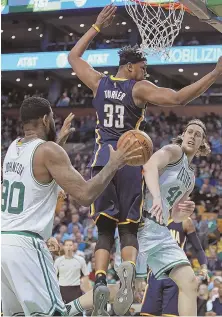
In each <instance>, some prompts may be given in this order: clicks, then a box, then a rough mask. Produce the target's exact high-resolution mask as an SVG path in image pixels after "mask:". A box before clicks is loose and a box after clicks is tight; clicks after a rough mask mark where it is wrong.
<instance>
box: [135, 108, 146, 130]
mask: <svg viewBox="0 0 222 317" xmlns="http://www.w3.org/2000/svg"><path fill="white" fill-rule="evenodd" d="M145 111H146V109H143V110H142V115H141V117H140V118H139V120H138V121H137V123H136V126H135V129H139V127H140V124H141V122H142V121H143V120H144V117H145Z"/></svg>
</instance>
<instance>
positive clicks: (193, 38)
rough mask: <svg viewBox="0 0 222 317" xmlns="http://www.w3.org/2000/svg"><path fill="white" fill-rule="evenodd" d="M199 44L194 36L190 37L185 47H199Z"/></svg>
mask: <svg viewBox="0 0 222 317" xmlns="http://www.w3.org/2000/svg"><path fill="white" fill-rule="evenodd" d="M199 44H200V42H199V41H198V40H197V39H196V37H195V36H193V37H192V39H191V40H190V41H189V42H188V43H187V45H199Z"/></svg>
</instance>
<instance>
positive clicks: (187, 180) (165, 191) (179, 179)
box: [144, 153, 195, 226]
mask: <svg viewBox="0 0 222 317" xmlns="http://www.w3.org/2000/svg"><path fill="white" fill-rule="evenodd" d="M194 183H195V176H194V171H193V170H192V168H191V167H190V166H189V162H188V159H187V156H186V154H185V153H183V155H182V157H181V158H180V160H179V161H178V162H176V163H174V164H169V165H167V166H166V168H165V169H164V170H163V171H162V172H160V176H159V184H160V194H161V199H162V205H163V220H164V224H165V225H166V226H167V223H168V219H169V211H170V209H171V208H172V207H173V206H174V205H175V204H176V203H177V202H178V201H179V200H180V199H181V198H182V197H183V196H184V195H185V193H186V192H188V191H189V190H191V189H192V188H193V186H194ZM152 203H153V199H152V195H151V194H150V192H149V191H148V190H147V192H146V195H145V202H144V210H146V211H149V209H150V208H151V207H152Z"/></svg>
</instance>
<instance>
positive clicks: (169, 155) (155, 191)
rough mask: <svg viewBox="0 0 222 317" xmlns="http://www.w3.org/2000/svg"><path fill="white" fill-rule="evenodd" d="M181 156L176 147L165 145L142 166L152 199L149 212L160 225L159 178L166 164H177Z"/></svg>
mask: <svg viewBox="0 0 222 317" xmlns="http://www.w3.org/2000/svg"><path fill="white" fill-rule="evenodd" d="M181 156H182V150H181V148H180V147H179V146H178V145H166V146H164V147H163V148H162V149H160V150H159V151H157V152H156V153H154V154H153V155H152V157H151V158H150V160H149V161H148V162H147V163H146V164H145V165H144V166H143V171H144V178H145V182H146V186H147V187H148V189H149V191H150V193H151V195H152V197H153V206H152V209H151V210H150V212H151V215H152V217H154V216H155V217H156V220H157V221H158V222H160V223H161V217H162V202H161V196H160V185H159V176H160V172H161V170H163V169H164V168H165V167H166V166H167V165H168V164H170V163H174V162H177V161H178V160H179V159H180V158H181Z"/></svg>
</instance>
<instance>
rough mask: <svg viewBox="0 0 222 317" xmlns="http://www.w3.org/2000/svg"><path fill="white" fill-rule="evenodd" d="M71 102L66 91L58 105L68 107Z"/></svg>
mask: <svg viewBox="0 0 222 317" xmlns="http://www.w3.org/2000/svg"><path fill="white" fill-rule="evenodd" d="M69 102H70V98H69V97H68V96H67V92H66V91H65V92H64V93H63V94H62V96H61V97H60V98H59V100H58V102H57V104H56V107H68V105H69Z"/></svg>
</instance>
